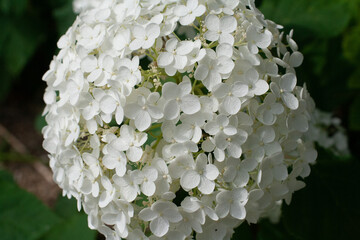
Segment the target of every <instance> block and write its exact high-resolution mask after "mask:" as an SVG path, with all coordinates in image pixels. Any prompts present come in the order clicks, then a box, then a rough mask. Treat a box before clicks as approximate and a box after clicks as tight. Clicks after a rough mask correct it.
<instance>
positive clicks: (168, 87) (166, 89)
mask: <svg viewBox="0 0 360 240" xmlns="http://www.w3.org/2000/svg"><path fill="white" fill-rule="evenodd" d="M179 95H180V89H179V87H178V85H176V84H175V83H173V82H167V83H165V84H164V86H163V88H162V96H163V97H164V98H165V99H169V100H170V99H175V98H177V97H178V96H179Z"/></svg>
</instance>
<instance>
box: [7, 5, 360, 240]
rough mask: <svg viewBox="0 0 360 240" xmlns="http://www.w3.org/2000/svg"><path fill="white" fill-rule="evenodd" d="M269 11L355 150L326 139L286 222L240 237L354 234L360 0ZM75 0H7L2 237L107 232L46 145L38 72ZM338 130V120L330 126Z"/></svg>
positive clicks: (320, 103)
mask: <svg viewBox="0 0 360 240" xmlns="http://www.w3.org/2000/svg"><path fill="white" fill-rule="evenodd" d="M256 4H257V6H258V7H259V8H260V9H261V11H262V12H263V13H264V15H265V17H266V18H267V19H271V20H273V21H275V22H276V23H278V24H281V25H283V26H284V30H285V32H289V31H290V30H291V29H294V40H295V41H296V42H297V43H298V45H299V50H300V51H301V52H302V53H303V54H304V56H305V60H304V63H303V65H302V66H301V67H299V68H298V69H297V75H298V81H299V84H302V83H304V82H306V84H307V86H308V88H309V91H310V93H311V95H312V97H313V98H314V100H315V102H316V105H317V107H318V108H319V109H321V110H325V111H328V112H331V113H332V114H333V115H334V116H336V117H339V118H340V119H341V120H342V124H343V126H344V127H345V129H346V131H347V134H348V137H349V147H350V151H351V154H352V157H347V158H344V157H337V156H335V155H333V154H332V153H330V152H328V151H326V150H323V149H320V148H319V157H318V160H317V164H316V165H315V166H313V167H312V173H311V175H310V177H308V178H306V179H305V183H306V184H307V186H306V188H304V189H302V190H300V191H298V192H296V193H295V194H294V196H293V200H292V203H291V205H290V206H285V205H284V206H283V209H282V211H283V215H282V217H281V219H280V222H279V223H277V224H273V223H271V222H270V221H268V220H263V221H261V222H260V223H259V224H257V225H251V226H249V225H247V224H246V223H244V224H242V225H241V226H240V227H239V228H237V229H236V231H235V234H234V236H233V239H245V240H247V239H249V240H255V239H256V240H261V239H264V240H272V239H306V240H307V239H356V238H357V237H358V236H360V228H359V227H358V225H359V223H360V220H359V219H360V207H359V204H358V203H359V202H360V193H359V192H360V190H359V187H358V184H359V183H360V181H359V179H360V177H359V172H360V163H359V159H360V140H359V137H357V136H358V135H359V134H360V68H359V67H358V65H359V60H360V1H359V0H316V1H314V0H262V1H258V0H257V1H256ZM74 19H75V15H74V14H73V12H72V1H71V0H48V1H41V0H0V29H1V33H0V66H1V75H0V192H1V193H0V239H4V240H8V239H9V240H10V239H11V240H16V239H18V240H40V239H43V240H44V239H49V240H54V239H55V240H56V239H77V240H82V239H84V240H92V239H102V238H101V236H99V235H98V234H97V233H96V232H95V231H91V230H89V229H88V227H87V222H86V215H85V214H84V213H82V212H80V213H79V212H78V211H77V210H76V202H75V201H74V200H68V199H67V198H63V197H61V191H60V190H59V189H58V187H57V186H56V184H55V183H54V182H53V181H52V173H51V171H50V170H49V168H48V167H47V164H48V159H47V154H46V152H45V151H44V150H43V149H42V146H41V144H42V137H41V128H42V127H43V126H44V125H45V121H44V118H43V117H42V115H41V113H42V110H43V108H44V103H43V100H42V95H43V92H44V89H45V83H44V82H43V81H42V80H41V77H42V75H43V74H44V73H45V72H46V71H47V69H48V67H49V63H50V61H51V59H52V57H53V55H55V54H56V53H57V49H56V42H57V39H59V37H60V36H61V35H62V34H63V33H65V31H66V29H67V28H68V27H69V26H70V25H71V24H72V22H73V20H74ZM328 130H329V132H330V134H331V130H332V129H331V127H330V128H329V129H328Z"/></svg>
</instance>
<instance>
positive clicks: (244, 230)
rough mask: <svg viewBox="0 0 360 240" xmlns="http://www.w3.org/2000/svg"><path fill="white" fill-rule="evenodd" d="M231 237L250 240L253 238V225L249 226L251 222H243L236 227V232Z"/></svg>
mask: <svg viewBox="0 0 360 240" xmlns="http://www.w3.org/2000/svg"><path fill="white" fill-rule="evenodd" d="M253 226H256V225H253ZM231 239H233V240H237V239H242V240H250V239H253V237H252V232H251V227H250V226H249V224H247V223H246V222H243V223H242V224H241V225H240V226H239V227H237V228H235V232H234V234H233V235H232V237H231Z"/></svg>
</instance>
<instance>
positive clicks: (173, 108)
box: [164, 100, 180, 120]
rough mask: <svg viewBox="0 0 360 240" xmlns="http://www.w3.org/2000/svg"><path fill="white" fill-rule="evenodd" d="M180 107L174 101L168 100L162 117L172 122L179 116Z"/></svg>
mask: <svg viewBox="0 0 360 240" xmlns="http://www.w3.org/2000/svg"><path fill="white" fill-rule="evenodd" d="M179 113H180V107H179V104H178V103H177V101H176V100H170V101H169V102H167V103H166V105H165V108H164V116H165V118H166V119H167V120H173V119H175V118H177V117H178V116H179Z"/></svg>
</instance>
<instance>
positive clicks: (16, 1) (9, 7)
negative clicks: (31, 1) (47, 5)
mask: <svg viewBox="0 0 360 240" xmlns="http://www.w3.org/2000/svg"><path fill="white" fill-rule="evenodd" d="M27 5H28V0H0V11H1V12H2V13H4V14H12V15H21V14H23V13H24V11H25V9H26V7H27Z"/></svg>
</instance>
